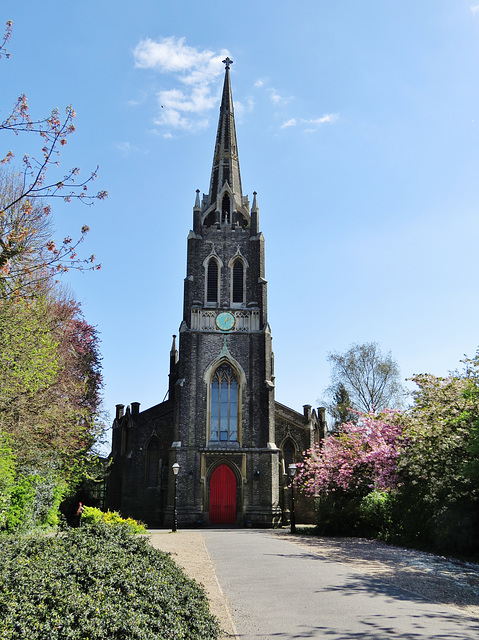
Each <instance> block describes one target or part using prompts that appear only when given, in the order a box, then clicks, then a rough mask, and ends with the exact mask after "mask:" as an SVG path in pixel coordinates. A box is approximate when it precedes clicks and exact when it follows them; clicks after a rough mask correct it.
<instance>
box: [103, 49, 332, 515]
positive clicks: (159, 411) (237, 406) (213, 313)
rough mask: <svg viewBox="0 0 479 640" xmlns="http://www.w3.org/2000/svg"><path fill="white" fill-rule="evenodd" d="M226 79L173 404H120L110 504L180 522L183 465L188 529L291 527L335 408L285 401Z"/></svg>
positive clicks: (192, 249)
mask: <svg viewBox="0 0 479 640" xmlns="http://www.w3.org/2000/svg"><path fill="white" fill-rule="evenodd" d="M224 62H225V65H226V70H225V79H224V86H223V95H222V101H221V107H220V116H219V123H218V132H217V137H216V145H215V150H214V157H213V167H212V172H211V182H210V188H209V192H208V194H203V198H202V199H200V195H199V191H197V195H196V202H195V205H194V208H193V229H192V230H191V231H190V233H189V235H188V249H187V272H186V278H185V281H184V304H183V319H182V321H181V325H180V329H179V344H178V345H177V342H176V336H174V337H173V344H172V348H171V352H170V373H169V392H168V398H167V400H165V401H164V402H162V403H160V404H158V405H156V406H154V407H151V408H149V409H146V410H145V411H140V405H139V403H137V402H132V403H131V405H130V406H128V407H127V409H126V411H125V407H124V405H117V407H116V416H115V420H114V422H113V440H112V453H111V472H110V476H109V481H108V485H107V505H108V506H109V508H115V509H119V510H120V511H121V513H122V514H124V515H128V516H132V517H135V518H139V519H141V520H143V521H144V522H146V523H147V524H148V525H149V526H170V525H171V522H172V519H173V494H174V484H175V482H174V476H173V473H172V465H173V463H175V462H177V463H178V464H179V465H180V470H179V473H178V476H177V513H178V523H179V526H200V525H203V526H205V525H221V524H229V525H236V526H263V527H275V526H280V525H281V524H282V523H283V522H284V520H285V516H286V517H287V515H288V511H287V506H288V504H289V502H288V499H287V497H286V495H285V492H286V486H287V476H286V473H287V468H288V465H289V464H290V463H291V462H297V461H299V460H300V459H301V456H302V453H303V451H305V450H306V449H309V448H310V447H311V446H312V445H313V444H314V443H315V442H318V441H320V440H321V439H322V438H323V437H324V435H325V430H326V423H325V418H324V410H322V409H318V410H315V409H312V408H311V406H309V405H305V406H304V408H303V409H304V410H303V413H298V412H296V411H294V410H293V409H290V408H288V407H286V406H284V405H282V404H280V403H279V402H276V401H275V375H274V355H273V351H272V337H271V328H270V325H269V321H268V307H267V281H266V278H265V245H264V237H263V234H262V233H261V231H260V225H259V209H258V204H257V198H256V193H254V195H253V202H252V204H251V205H250V202H249V200H248V197H247V196H245V195H243V191H242V186H241V176H240V167H239V158H238V148H237V142H236V129H235V120H234V110H233V99H232V93H231V84H230V64H231V60H230V59H229V58H227V59H226V60H225V61H224Z"/></svg>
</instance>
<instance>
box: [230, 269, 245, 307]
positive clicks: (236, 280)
mask: <svg viewBox="0 0 479 640" xmlns="http://www.w3.org/2000/svg"><path fill="white" fill-rule="evenodd" d="M231 299H232V302H233V303H240V304H243V303H244V265H243V261H242V260H239V259H238V260H235V262H234V264H233V273H232V296H231Z"/></svg>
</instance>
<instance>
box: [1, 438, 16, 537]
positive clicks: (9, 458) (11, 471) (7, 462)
mask: <svg viewBox="0 0 479 640" xmlns="http://www.w3.org/2000/svg"><path fill="white" fill-rule="evenodd" d="M14 481H15V456H14V455H13V452H12V449H11V447H10V445H9V443H8V440H7V438H6V436H5V435H4V434H2V433H0V529H3V528H4V527H5V520H6V517H7V511H8V508H9V506H10V501H11V495H12V491H13V485H14Z"/></svg>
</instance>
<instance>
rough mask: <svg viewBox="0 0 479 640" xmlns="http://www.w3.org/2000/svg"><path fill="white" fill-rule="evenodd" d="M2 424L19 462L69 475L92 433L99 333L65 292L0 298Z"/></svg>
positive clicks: (95, 429) (96, 400) (96, 403)
mask: <svg viewBox="0 0 479 640" xmlns="http://www.w3.org/2000/svg"><path fill="white" fill-rule="evenodd" d="M0 378H1V379H2V385H1V387H0V429H2V430H3V432H4V433H6V434H8V435H9V436H10V437H11V442H12V443H13V444H14V447H15V455H16V456H17V459H18V462H19V464H20V465H30V466H32V465H33V466H34V467H36V468H38V465H39V464H40V466H41V461H42V460H43V461H44V462H45V461H51V460H52V459H54V460H55V461H56V463H55V464H57V465H59V466H60V468H62V469H63V470H64V473H66V474H67V475H69V476H70V475H71V474H72V473H75V472H76V470H77V466H78V465H80V464H81V463H82V461H83V460H84V456H85V454H86V452H88V451H89V450H90V449H91V447H92V446H93V445H94V443H95V441H96V440H97V438H98V436H99V434H100V432H101V428H100V427H99V425H98V424H97V420H98V415H99V411H100V402H101V397H100V391H101V385H102V378H101V358H100V355H99V350H98V334H97V332H96V330H95V328H94V327H92V326H91V325H89V324H88V323H87V322H86V321H85V320H84V318H83V316H82V314H81V310H80V307H79V306H78V305H77V304H76V303H75V302H73V301H72V300H70V299H59V298H55V297H54V296H52V295H50V296H49V297H47V296H42V297H37V298H35V299H34V300H31V301H28V300H24V299H22V298H16V299H13V300H6V301H0Z"/></svg>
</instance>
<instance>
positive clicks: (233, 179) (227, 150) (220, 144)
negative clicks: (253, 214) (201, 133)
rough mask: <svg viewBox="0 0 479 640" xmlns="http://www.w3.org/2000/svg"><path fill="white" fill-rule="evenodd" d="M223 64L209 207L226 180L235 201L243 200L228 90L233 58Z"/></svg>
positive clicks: (240, 201)
mask: <svg viewBox="0 0 479 640" xmlns="http://www.w3.org/2000/svg"><path fill="white" fill-rule="evenodd" d="M223 63H224V65H225V67H226V68H225V81H224V85H223V96H222V99H221V107H220V117H219V122H218V133H217V134H216V145H215V153H214V157H213V168H212V170H211V182H210V191H209V194H208V200H207V206H208V207H210V206H211V205H213V204H217V203H218V197H219V196H220V195H221V192H222V190H223V187H224V185H225V183H228V185H229V187H230V189H231V192H232V196H233V199H234V201H235V203H236V204H237V205H238V206H241V205H242V201H243V197H242V196H243V192H242V188H241V176H240V168H239V159H238V146H237V143H236V129H235V119H234V108H233V95H232V93H231V82H230V66H231V64H232V63H233V60H231V59H230V58H225V60H223ZM218 204H219V203H218ZM219 208H220V207H219Z"/></svg>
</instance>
